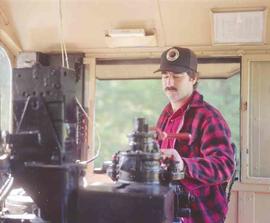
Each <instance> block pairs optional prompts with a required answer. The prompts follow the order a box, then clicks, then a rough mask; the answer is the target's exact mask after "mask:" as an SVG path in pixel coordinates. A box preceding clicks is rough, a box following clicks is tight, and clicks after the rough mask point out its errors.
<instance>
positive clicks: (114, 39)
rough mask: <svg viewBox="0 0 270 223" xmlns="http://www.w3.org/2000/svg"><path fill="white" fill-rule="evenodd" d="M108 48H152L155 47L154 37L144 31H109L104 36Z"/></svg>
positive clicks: (153, 34)
mask: <svg viewBox="0 0 270 223" xmlns="http://www.w3.org/2000/svg"><path fill="white" fill-rule="evenodd" d="M105 41H106V43H107V46H108V47H111V48H116V47H152V46H156V45H157V40H156V35H155V33H154V32H153V33H152V34H146V32H145V30H144V29H140V28H139V29H111V30H109V31H107V33H106V34H105Z"/></svg>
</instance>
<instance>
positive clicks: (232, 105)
mask: <svg viewBox="0 0 270 223" xmlns="http://www.w3.org/2000/svg"><path fill="white" fill-rule="evenodd" d="M198 90H199V91H200V92H201V93H202V94H203V95H204V99H205V100H206V101H208V102H210V103H211V104H212V105H214V106H215V107H216V108H218V109H219V110H220V111H221V112H222V113H223V115H224V117H225V119H226V120H227V122H228V123H229V125H230V127H231V130H232V135H233V140H234V142H235V143H236V145H237V147H238V148H239V140H240V139H239V128H240V124H239V120H240V109H239V107H240V106H239V105H240V74H237V75H234V76H233V77H231V78H228V79H202V80H200V83H199V87H198ZM167 103H168V101H167V98H166V97H165V96H164V94H163V92H162V88H161V81H160V80H156V79H155V80H154V79H152V80H97V82H96V111H95V116H96V117H95V118H96V135H97V134H99V136H100V137H99V138H100V140H101V153H100V156H99V158H98V159H97V160H96V162H95V166H96V167H99V166H101V165H102V162H103V161H106V160H111V158H112V155H113V154H114V153H115V152H117V151H119V150H126V149H127V145H128V139H127V134H129V133H130V132H131V130H132V121H133V119H134V118H135V117H145V118H146V119H147V121H148V124H149V126H154V125H155V123H156V121H157V119H158V117H159V115H160V112H161V110H162V109H163V107H164V106H165V105H166V104H167ZM96 144H98V141H97V137H96ZM96 147H97V145H96Z"/></svg>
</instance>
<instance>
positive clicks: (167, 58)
mask: <svg viewBox="0 0 270 223" xmlns="http://www.w3.org/2000/svg"><path fill="white" fill-rule="evenodd" d="M197 64H198V61H197V56H196V55H195V53H194V52H193V51H192V50H190V49H188V48H181V47H171V48H169V49H167V50H166V51H164V52H163V53H162V54H161V59H160V68H159V69H158V70H156V71H154V73H156V72H166V71H170V72H174V73H176V74H177V73H183V72H187V71H195V72H197Z"/></svg>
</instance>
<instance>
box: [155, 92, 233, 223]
mask: <svg viewBox="0 0 270 223" xmlns="http://www.w3.org/2000/svg"><path fill="white" fill-rule="evenodd" d="M184 107H185V109H184V111H182V112H178V113H179V116H180V118H177V117H175V116H177V115H175V114H176V113H177V111H176V112H175V113H173V111H172V108H171V105H170V104H168V105H167V106H166V107H165V108H164V110H163V112H162V113H161V115H160V117H159V120H158V123H157V127H158V128H160V129H161V130H163V131H164V130H165V129H166V126H167V125H168V121H170V122H175V123H174V124H173V126H175V124H176V125H178V126H179V127H178V128H175V127H174V128H169V129H172V130H173V131H174V133H176V131H177V132H186V133H190V134H191V140H190V142H180V141H178V140H176V139H170V140H172V141H171V142H167V143H166V144H167V145H173V147H174V148H175V149H176V150H177V151H178V152H179V154H180V155H181V157H182V159H183V161H184V166H185V178H184V179H183V180H181V181H180V184H181V185H182V186H183V187H184V189H185V190H186V191H187V192H190V193H191V194H192V195H193V196H194V197H195V201H194V202H193V203H192V204H191V210H192V217H191V218H186V219H184V222H185V223H186V222H189V223H221V222H223V221H224V219H225V216H226V213H227V209H228V202H227V197H226V191H225V189H226V186H227V183H228V181H229V180H230V179H231V177H232V174H233V172H234V169H235V162H234V149H233V146H232V143H231V132H230V129H229V127H228V125H227V123H226V121H225V120H224V118H223V117H222V115H221V113H220V112H219V111H218V110H217V109H215V108H214V107H213V106H211V105H209V104H208V103H207V102H205V101H203V97H202V95H200V94H199V93H198V92H197V91H194V92H193V94H192V96H191V97H190V100H189V102H188V104H186V105H185V106H184ZM180 109H181V108H180ZM182 110H183V108H182ZM172 117H173V118H172ZM167 130H168V128H167ZM162 144H163V147H164V143H162V142H160V145H162Z"/></svg>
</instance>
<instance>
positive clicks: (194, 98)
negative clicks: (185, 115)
mask: <svg viewBox="0 0 270 223" xmlns="http://www.w3.org/2000/svg"><path fill="white" fill-rule="evenodd" d="M203 105H204V102H203V96H202V95H201V94H200V93H199V92H198V91H196V90H194V91H193V93H192V95H191V96H190V97H189V99H188V100H187V102H186V103H185V104H184V105H183V106H182V107H181V108H179V109H178V110H177V111H176V112H175V113H178V112H179V110H180V111H184V110H185V109H186V108H187V107H188V106H189V107H201V106H203ZM164 114H165V115H166V116H171V115H172V114H173V109H172V106H171V103H169V104H167V105H166V107H165V109H164Z"/></svg>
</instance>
